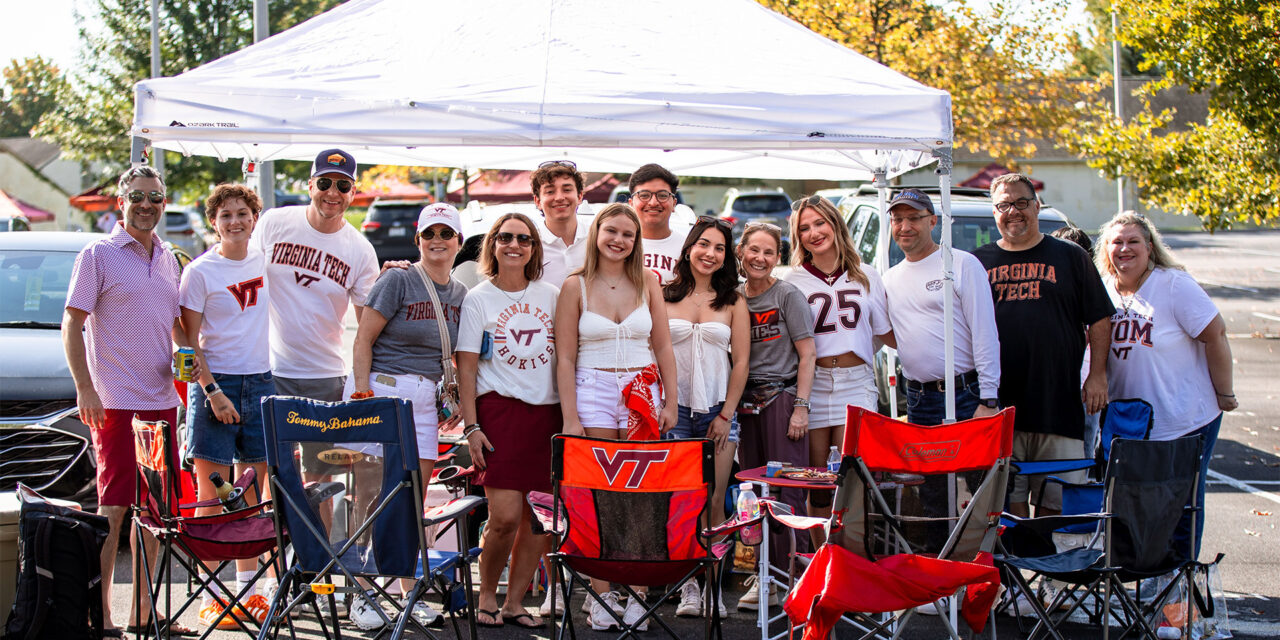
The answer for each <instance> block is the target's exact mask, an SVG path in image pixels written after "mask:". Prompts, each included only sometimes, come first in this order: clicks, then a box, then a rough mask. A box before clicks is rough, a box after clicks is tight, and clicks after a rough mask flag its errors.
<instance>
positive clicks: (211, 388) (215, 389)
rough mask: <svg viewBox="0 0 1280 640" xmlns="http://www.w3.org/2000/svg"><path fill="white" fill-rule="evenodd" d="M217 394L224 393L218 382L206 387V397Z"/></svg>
mask: <svg viewBox="0 0 1280 640" xmlns="http://www.w3.org/2000/svg"><path fill="white" fill-rule="evenodd" d="M215 393H222V387H219V386H218V383H217V381H214V382H210V383H209V384H206V385H205V386H204V395H205V397H208V396H211V395H213V394H215Z"/></svg>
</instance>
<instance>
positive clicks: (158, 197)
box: [125, 191, 164, 204]
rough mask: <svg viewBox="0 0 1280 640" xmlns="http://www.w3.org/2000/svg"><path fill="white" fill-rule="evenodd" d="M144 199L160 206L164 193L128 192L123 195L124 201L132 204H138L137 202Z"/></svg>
mask: <svg viewBox="0 0 1280 640" xmlns="http://www.w3.org/2000/svg"><path fill="white" fill-rule="evenodd" d="M144 198H145V199H147V200H150V201H151V204H160V203H161V202H164V192H163V191H145V192H144V191H130V192H129V193H127V194H125V199H126V200H128V201H129V202H131V203H133V204H138V203H139V202H142V200H143V199H144Z"/></svg>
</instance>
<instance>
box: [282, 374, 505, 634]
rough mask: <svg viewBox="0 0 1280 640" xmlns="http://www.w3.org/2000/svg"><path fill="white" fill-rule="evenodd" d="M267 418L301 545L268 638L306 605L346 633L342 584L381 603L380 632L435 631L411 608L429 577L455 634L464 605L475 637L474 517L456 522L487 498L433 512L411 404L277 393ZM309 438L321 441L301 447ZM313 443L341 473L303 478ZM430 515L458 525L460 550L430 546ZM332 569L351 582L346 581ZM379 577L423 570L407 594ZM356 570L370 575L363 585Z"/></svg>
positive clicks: (286, 509)
mask: <svg viewBox="0 0 1280 640" xmlns="http://www.w3.org/2000/svg"><path fill="white" fill-rule="evenodd" d="M263 418H264V420H265V423H266V443H267V475H268V478H269V479H270V482H271V491H272V495H273V496H274V498H275V502H276V510H275V511H274V514H275V517H276V523H277V530H278V531H280V532H281V535H283V532H286V531H287V532H288V533H289V535H290V538H291V540H292V543H293V552H294V554H293V559H292V564H291V565H290V566H289V567H288V569H286V570H285V572H284V573H283V574H282V575H281V578H280V588H279V590H278V591H277V592H276V595H275V598H274V599H273V601H272V603H271V609H270V612H269V613H268V617H267V621H266V623H265V624H264V625H263V632H262V634H261V636H260V638H261V639H265V638H266V637H268V636H271V637H275V636H278V635H279V631H280V627H281V626H283V625H285V624H288V625H289V626H290V631H291V633H292V629H293V627H292V622H291V617H290V614H291V612H293V611H294V610H295V609H298V608H301V607H303V606H306V605H309V608H310V611H311V612H312V613H313V614H314V615H315V617H316V618H317V619H318V620H319V623H320V631H321V633H322V634H323V635H324V636H325V637H326V638H328V637H334V638H339V639H340V638H341V629H340V628H339V626H338V624H337V605H336V602H335V599H334V594H335V593H346V594H350V595H351V596H352V597H353V598H364V599H365V600H366V602H368V603H369V604H370V605H372V609H373V610H374V611H375V612H377V613H378V614H379V615H381V616H382V618H383V621H384V623H385V624H384V625H383V627H382V630H381V631H380V632H379V634H378V635H381V634H382V633H384V632H386V631H387V630H390V631H391V637H392V638H393V639H394V638H400V637H402V636H403V635H404V632H405V629H406V627H407V626H408V625H409V624H413V625H414V627H415V628H417V629H418V630H419V631H421V632H422V633H424V634H426V635H427V636H428V637H430V638H435V637H436V636H435V634H433V633H432V631H431V630H429V629H427V628H426V627H425V626H423V625H422V624H420V623H419V622H418V621H417V620H415V619H414V618H413V616H412V615H411V612H412V610H413V606H414V604H416V603H418V602H419V601H425V598H426V595H427V591H428V590H429V589H434V590H435V591H436V592H437V593H438V594H439V595H440V598H441V602H442V604H443V605H444V609H445V611H446V612H447V613H448V614H449V619H450V621H451V622H452V625H453V630H454V634H455V635H456V636H457V637H462V632H461V630H460V628H459V621H458V617H459V613H461V615H462V616H463V617H464V618H465V622H466V626H467V628H468V631H469V633H470V637H472V638H474V637H475V636H476V628H475V609H474V606H473V604H472V603H471V601H470V598H469V594H470V592H471V571H470V563H471V562H472V561H473V560H474V558H475V557H476V556H477V554H478V553H479V549H473V548H471V546H470V545H469V544H468V541H467V540H468V539H467V535H466V527H465V526H460V525H459V524H458V523H459V522H460V521H461V519H463V518H464V517H465V516H467V514H469V513H471V512H472V511H474V510H475V509H476V508H477V507H478V506H480V505H483V504H484V502H485V501H484V499H483V498H479V497H475V496H468V497H464V498H460V499H457V500H453V501H451V502H449V503H448V504H446V505H444V506H441V507H436V508H432V509H429V510H427V511H426V512H425V513H424V511H423V507H422V504H423V481H424V480H423V478H422V477H421V474H420V472H419V469H418V445H417V437H416V435H415V434H414V424H413V413H412V406H411V405H410V404H409V403H408V402H407V401H405V400H402V399H398V398H371V399H368V400H359V401H355V402H337V403H330V402H319V401H315V400H307V399H304V398H291V397H278V396H272V397H269V398H266V399H264V400H263ZM303 444H309V445H320V446H309V447H307V448H305V449H304V448H303V447H302V445H303ZM326 447H327V448H326ZM304 451H308V452H314V451H319V453H318V454H316V453H313V455H317V456H318V457H320V458H321V459H323V460H325V461H327V462H328V463H330V464H332V465H335V468H338V469H341V470H342V473H341V474H340V475H339V476H338V477H341V478H342V481H341V482H337V483H333V482H330V483H323V484H320V485H311V486H304V484H303V480H302V477H301V474H300V468H301V467H300V462H301V460H300V457H299V456H301V455H303V452H304ZM334 494H344V495H345V497H344V498H343V499H342V503H343V504H346V505H348V506H347V508H345V509H339V510H338V513H336V514H334V517H333V518H332V524H330V525H328V526H326V524H325V522H326V520H325V519H324V518H322V517H321V514H320V505H321V504H323V503H324V502H325V501H326V500H327V499H328V497H332V496H333V495H334ZM344 521H345V522H344ZM343 525H345V526H343ZM433 525H452V528H453V529H454V530H455V531H456V533H457V536H458V546H457V549H458V551H454V552H442V551H437V550H435V549H429V548H428V545H427V539H426V527H428V526H433ZM335 577H338V578H341V579H342V581H343V583H342V584H341V585H339V584H337V583H336V582H335V580H334V578H335ZM379 577H402V578H416V581H415V583H414V585H413V588H412V589H411V590H410V591H409V593H408V594H406V596H407V597H406V600H405V602H404V603H403V604H402V603H400V602H398V601H397V599H396V598H393V597H391V596H390V594H388V593H387V591H386V589H385V588H384V587H383V586H382V585H381V583H380V582H379V581H378V580H377V578H379ZM357 578H363V579H365V580H367V581H368V583H369V586H367V587H362V586H359V585H358V583H357ZM366 589H370V590H372V591H373V595H370V594H369V593H367V592H366ZM317 595H321V596H327V604H328V607H327V608H328V613H329V620H330V622H331V625H330V624H326V621H325V616H324V615H323V614H322V612H321V608H320V606H319V602H318V600H317V598H316V596H317ZM379 600H386V601H388V602H390V603H391V604H392V606H393V607H394V609H395V613H394V614H392V615H390V616H388V615H387V613H386V611H384V610H383V609H382V607H381V605H380V604H379ZM331 629H332V634H331V633H330V630H331Z"/></svg>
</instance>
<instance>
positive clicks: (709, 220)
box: [698, 216, 733, 231]
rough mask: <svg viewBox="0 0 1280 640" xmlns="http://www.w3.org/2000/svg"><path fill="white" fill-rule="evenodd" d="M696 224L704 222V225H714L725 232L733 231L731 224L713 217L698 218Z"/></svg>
mask: <svg viewBox="0 0 1280 640" xmlns="http://www.w3.org/2000/svg"><path fill="white" fill-rule="evenodd" d="M698 222H700V223H701V222H704V223H706V224H714V225H715V226H717V227H720V228H721V229H724V230H725V231H733V223H732V222H729V221H728V220H725V219H724V218H717V217H715V216H698Z"/></svg>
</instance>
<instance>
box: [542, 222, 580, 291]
mask: <svg viewBox="0 0 1280 640" xmlns="http://www.w3.org/2000/svg"><path fill="white" fill-rule="evenodd" d="M575 222H576V223H577V225H578V226H577V229H576V230H575V231H574V234H573V244H570V245H565V243H564V240H563V239H561V238H560V236H557V235H556V234H554V233H552V232H551V230H550V229H547V225H546V221H545V220H538V221H537V223H536V224H537V225H538V235H540V236H542V278H541V280H542V282H545V283H547V284H550V285H551V286H553V287H557V288H559V287H562V286H564V279H565V278H567V277H569V274H570V273H573V272H574V271H575V270H577V269H578V268H579V267H581V266H582V265H583V263H585V262H586V261H587V235H588V234H589V233H591V228H590V226H591V225H590V224H589V223H584V222H583V221H582V219H580V218H579V219H577V220H575Z"/></svg>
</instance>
